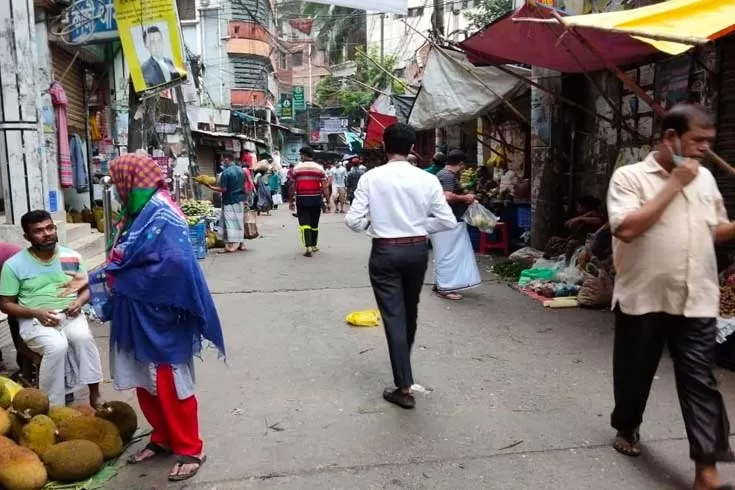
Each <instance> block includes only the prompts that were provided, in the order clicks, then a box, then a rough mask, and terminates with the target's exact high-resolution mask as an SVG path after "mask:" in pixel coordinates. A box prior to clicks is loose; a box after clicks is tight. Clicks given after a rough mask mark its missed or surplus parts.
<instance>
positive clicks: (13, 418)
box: [7, 408, 32, 442]
mask: <svg viewBox="0 0 735 490" xmlns="http://www.w3.org/2000/svg"><path fill="white" fill-rule="evenodd" d="M7 413H8V417H10V431H9V432H8V433H7V436H8V437H9V438H11V439H12V440H13V441H15V442H18V441H19V440H20V436H21V434H22V433H23V426H24V425H26V424H27V423H28V422H29V421H30V420H31V418H32V417H31V416H30V415H29V414H28V412H24V413H20V412H18V411H16V410H15V409H14V408H9V409H8V410H7Z"/></svg>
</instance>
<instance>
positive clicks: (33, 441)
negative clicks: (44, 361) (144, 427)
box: [0, 383, 138, 490]
mask: <svg viewBox="0 0 735 490" xmlns="http://www.w3.org/2000/svg"><path fill="white" fill-rule="evenodd" d="M4 393H5V391H4V390H3V384H2V383H0V488H2V489H4V490H38V489H41V488H43V486H44V485H46V483H47V482H48V481H49V480H51V481H59V482H63V483H73V482H76V481H82V480H86V479H88V478H90V477H92V476H93V475H94V474H95V473H97V472H98V471H99V470H100V469H101V468H102V465H103V464H104V462H105V460H108V459H112V458H116V457H117V456H119V455H120V454H121V453H122V452H123V449H124V444H125V443H126V442H128V441H130V439H132V437H133V435H134V434H135V431H136V430H137V429H138V419H137V416H136V414H135V410H133V408H132V407H131V406H130V405H128V404H126V403H123V402H119V401H111V402H107V403H105V404H104V405H103V406H102V407H100V408H99V409H98V410H97V411H96V412H95V411H94V409H92V408H91V407H88V406H87V407H85V408H81V407H82V406H77V407H62V406H58V407H50V408H49V400H48V397H47V396H46V395H45V394H44V393H43V392H41V391H39V390H36V389H32V388H25V389H22V390H20V391H18V392H17V393H16V394H15V396H13V397H12V399H11V397H10V396H8V397H7V403H6V402H5V400H6V397H5V396H4ZM2 405H5V406H4V407H3V406H2Z"/></svg>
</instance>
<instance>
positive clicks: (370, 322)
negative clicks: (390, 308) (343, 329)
mask: <svg viewBox="0 0 735 490" xmlns="http://www.w3.org/2000/svg"><path fill="white" fill-rule="evenodd" d="M345 322H347V324H348V325H352V326H353V327H379V326H380V311H378V310H363V311H353V312H352V313H350V314H349V315H347V317H345Z"/></svg>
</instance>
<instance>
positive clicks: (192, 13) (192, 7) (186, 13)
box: [176, 0, 197, 20]
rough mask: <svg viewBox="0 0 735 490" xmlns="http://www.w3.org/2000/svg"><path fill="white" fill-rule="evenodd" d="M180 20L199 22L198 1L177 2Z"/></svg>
mask: <svg viewBox="0 0 735 490" xmlns="http://www.w3.org/2000/svg"><path fill="white" fill-rule="evenodd" d="M176 7H177V8H178V9H179V20H197V8H196V0H176Z"/></svg>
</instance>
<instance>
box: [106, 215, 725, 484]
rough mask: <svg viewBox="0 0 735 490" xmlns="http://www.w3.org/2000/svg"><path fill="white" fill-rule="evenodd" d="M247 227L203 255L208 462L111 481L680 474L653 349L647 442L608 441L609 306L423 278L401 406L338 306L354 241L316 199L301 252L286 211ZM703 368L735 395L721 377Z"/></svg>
mask: <svg viewBox="0 0 735 490" xmlns="http://www.w3.org/2000/svg"><path fill="white" fill-rule="evenodd" d="M261 231H263V233H264V234H265V236H264V238H262V239H259V240H256V241H254V242H252V243H251V250H250V251H248V252H246V253H244V254H237V255H216V256H210V257H209V258H208V259H207V260H206V261H205V262H204V263H203V266H204V268H205V270H206V273H207V277H208V279H209V282H210V286H211V288H212V290H213V292H214V294H215V299H216V302H217V305H218V307H219V311H220V315H221V318H222V321H223V325H224V328H225V338H226V342H227V346H228V358H227V363H226V364H225V363H223V362H221V361H217V360H216V358H215V356H214V355H213V354H212V353H207V354H205V356H204V358H205V359H204V361H205V362H204V363H203V364H200V365H199V366H198V396H199V401H200V417H201V429H202V433H203V436H204V438H205V446H206V450H207V453H208V457H209V461H208V462H207V463H206V465H205V466H204V467H203V469H202V470H201V472H200V474H199V475H198V476H197V478H196V480H193V481H192V482H190V483H188V484H186V485H167V482H166V479H165V475H166V472H167V471H168V468H169V466H170V464H171V462H170V461H164V462H160V464H159V463H155V464H150V465H147V466H136V467H127V468H125V469H123V470H122V471H121V473H120V475H119V477H118V478H117V479H116V480H114V481H113V482H111V484H110V486H109V487H110V488H119V489H141V490H142V489H163V488H186V489H191V490H199V489H201V490H215V489H217V490H225V489H227V490H230V489H232V490H235V489H251V488H253V489H264V490H266V489H276V488H278V489H462V490H472V489H502V490H506V489H533V488H544V489H564V490H587V489H590V488H595V489H601V490H602V489H610V490H619V489H623V488H624V489H632V490H638V489H647V490H648V489H653V488H656V489H687V488H690V481H691V480H690V479H691V478H692V467H691V465H690V463H689V461H688V459H687V453H688V447H687V444H686V441H685V439H684V429H683V425H682V422H681V416H680V412H679V407H678V403H677V401H676V397H675V393H674V384H673V371H672V368H671V365H670V362H668V360H664V362H663V363H662V366H661V368H660V370H659V371H660V372H659V374H658V377H657V378H656V381H655V383H654V388H653V393H652V396H651V400H650V403H649V408H648V413H647V415H648V419H647V420H646V422H645V424H644V427H643V430H644V434H643V437H644V441H645V448H646V453H647V455H646V456H644V457H642V458H640V459H638V460H630V459H626V458H623V457H622V456H619V455H617V453H615V452H614V451H613V450H612V449H610V448H609V443H610V440H611V436H612V432H611V429H610V428H609V427H608V422H609V412H610V409H611V403H612V388H611V351H612V348H611V347H612V318H611V315H610V314H609V313H607V312H598V311H583V310H545V309H543V307H541V306H540V305H539V304H538V303H536V302H534V301H533V300H531V299H528V298H526V297H524V296H521V295H519V294H518V293H516V292H514V291H512V290H511V289H510V288H508V287H507V286H505V285H503V284H498V283H496V282H494V281H493V280H492V278H491V277H490V276H489V275H488V280H487V282H485V283H484V284H483V286H482V287H481V288H478V289H476V290H475V291H473V292H472V294H471V295H469V296H468V298H466V300H465V301H463V302H459V303H449V302H446V301H442V300H440V299H439V298H436V297H435V296H433V295H432V294H431V292H430V288H429V287H427V288H426V290H425V293H424V296H423V303H422V305H421V318H420V330H419V333H418V338H417V345H416V347H415V352H414V370H415V373H416V376H417V382H419V383H421V384H422V385H424V386H427V387H429V388H431V389H433V392H431V393H429V394H425V395H418V404H419V405H418V408H417V409H416V410H415V411H413V412H407V411H403V410H401V409H398V408H396V407H393V406H390V405H388V404H386V403H384V402H383V401H382V399H381V396H380V395H381V392H382V390H383V388H384V387H387V386H389V385H390V384H391V380H392V376H391V373H390V364H389V362H388V357H387V349H386V346H385V341H384V338H383V333H382V330H381V329H378V328H362V329H356V328H350V327H348V326H346V325H345V324H344V321H343V320H344V316H345V315H346V314H347V313H348V312H350V311H353V310H356V309H364V308H370V307H373V305H374V300H373V297H372V292H371V290H370V287H369V282H368V276H367V268H366V264H367V257H368V252H369V242H368V240H367V239H366V238H364V237H361V236H359V235H355V234H353V233H352V232H350V231H348V230H347V229H346V228H345V227H344V225H343V224H342V219H341V216H338V215H328V216H327V217H326V219H325V220H324V222H323V224H322V225H321V235H322V239H321V240H322V252H321V253H320V254H318V255H317V256H316V257H314V258H312V259H310V260H309V259H305V258H303V257H301V256H300V254H299V247H298V241H297V226H296V222H295V220H294V219H293V218H292V217H291V215H290V213H288V212H286V211H279V212H277V213H276V214H275V215H274V216H271V217H263V218H262V219H261ZM483 268H485V267H483ZM428 279H429V280H430V278H428ZM103 340H104V339H103ZM718 377H719V378H720V381H721V383H722V386H723V390H724V391H725V393H726V398H727V401H728V405H729V406H730V407H735V403H733V402H735V381H733V380H734V379H735V377H734V376H733V375H731V374H730V373H727V372H719V373H718ZM120 396H123V397H129V398H131V395H130V394H124V395H118V397H120ZM733 411H734V412H735V408H733ZM269 427H270V428H269ZM734 470H735V468H734V469H727V472H728V473H727V474H728V475H729V476H732V477H734V478H735V471H734Z"/></svg>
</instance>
